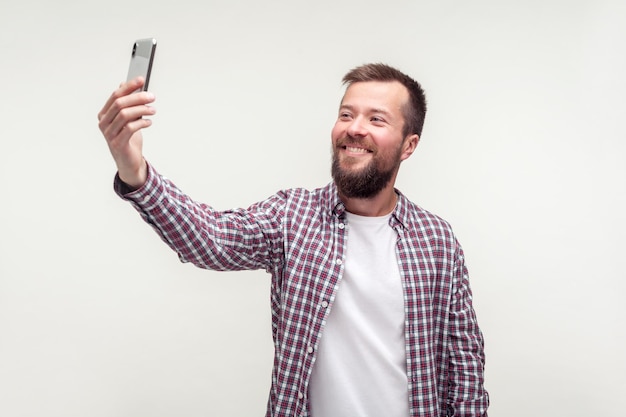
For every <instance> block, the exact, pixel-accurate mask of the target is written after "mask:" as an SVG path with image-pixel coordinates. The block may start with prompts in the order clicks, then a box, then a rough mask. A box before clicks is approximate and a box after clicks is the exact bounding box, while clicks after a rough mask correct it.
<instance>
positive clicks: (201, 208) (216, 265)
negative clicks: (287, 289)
mask: <svg viewBox="0 0 626 417" xmlns="http://www.w3.org/2000/svg"><path fill="white" fill-rule="evenodd" d="M146 166H147V176H146V182H145V184H144V185H143V186H142V187H140V188H138V189H137V190H133V187H128V186H127V185H125V184H124V183H123V182H122V181H121V180H120V178H119V176H117V177H116V181H115V191H116V193H117V194H118V195H120V196H121V197H122V198H124V199H126V200H128V201H130V202H131V203H132V205H133V206H134V207H135V209H136V210H137V211H138V212H139V213H140V215H141V216H142V218H143V219H144V220H145V221H146V222H147V223H148V224H150V226H151V227H152V228H153V229H154V230H155V231H156V232H157V233H158V234H159V236H160V237H161V239H162V240H163V241H164V242H165V243H167V244H168V246H170V248H172V249H173V250H174V251H176V252H177V253H178V256H179V258H180V259H181V261H183V262H191V263H193V264H194V265H196V266H198V267H201V268H207V269H213V270H242V269H260V268H266V267H267V264H268V262H270V260H269V253H270V252H271V251H270V249H269V246H270V245H271V242H268V239H266V237H265V234H264V233H262V231H261V230H260V228H259V227H258V225H257V224H256V223H254V222H250V221H249V220H248V219H247V218H246V217H245V213H243V212H237V211H230V212H218V211H216V210H214V209H213V208H211V207H210V206H207V205H204V204H200V203H197V202H195V201H193V200H192V199H191V198H189V197H188V196H186V195H185V194H183V193H182V192H181V191H180V190H179V189H178V188H177V187H176V186H175V185H174V184H173V183H171V182H170V181H169V180H167V179H165V178H163V177H161V176H160V175H159V174H158V173H157V172H156V171H155V170H154V169H153V168H152V167H151V166H150V165H149V164H147V165H146Z"/></svg>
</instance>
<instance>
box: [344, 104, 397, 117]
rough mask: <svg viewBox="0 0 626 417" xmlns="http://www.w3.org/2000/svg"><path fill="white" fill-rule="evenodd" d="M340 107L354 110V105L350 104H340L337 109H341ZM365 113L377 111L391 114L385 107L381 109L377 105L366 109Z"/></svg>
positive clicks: (388, 115) (389, 115) (386, 114)
mask: <svg viewBox="0 0 626 417" xmlns="http://www.w3.org/2000/svg"><path fill="white" fill-rule="evenodd" d="M342 109H346V110H350V111H354V106H352V105H350V104H342V105H341V106H340V107H339V110H342ZM367 113H378V114H384V115H385V116H387V117H392V114H391V113H390V112H389V111H388V110H385V109H382V108H378V107H375V108H371V109H367Z"/></svg>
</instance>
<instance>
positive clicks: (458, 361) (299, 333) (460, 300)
mask: <svg viewBox="0 0 626 417" xmlns="http://www.w3.org/2000/svg"><path fill="white" fill-rule="evenodd" d="M115 189H116V192H117V193H118V194H119V195H121V196H123V197H124V198H125V199H128V200H129V201H131V202H132V204H133V205H134V207H135V208H136V209H137V210H138V211H139V213H140V214H141V216H142V217H143V218H144V220H145V221H146V222H148V223H149V224H150V225H151V226H152V227H153V228H154V229H155V230H156V231H157V232H158V233H159V235H160V236H161V238H162V239H163V240H164V241H165V242H166V243H167V244H168V245H169V246H170V247H171V248H172V249H173V250H175V251H176V252H177V253H178V254H179V257H180V259H181V261H183V262H192V263H193V264H195V265H197V266H199V267H202V268H208V269H213V270H243V269H265V270H266V271H267V272H269V273H270V274H271V275H272V282H271V308H272V333H273V340H274V347H275V354H274V368H273V372H272V386H271V391H270V395H269V401H268V409H267V416H275V417H279V416H285V417H286V416H305V417H306V416H309V411H308V398H307V392H308V390H307V387H308V383H309V379H310V376H311V370H312V367H313V364H314V362H315V355H316V351H317V347H318V341H319V338H320V335H321V332H322V329H323V325H324V321H325V319H326V317H327V315H328V313H329V311H330V309H331V308H332V306H333V302H334V299H335V294H336V291H337V288H338V283H339V281H340V279H341V276H342V272H343V259H344V253H345V247H346V239H345V238H346V234H345V228H344V221H345V218H344V217H345V216H344V212H345V208H344V206H343V204H342V203H341V201H340V200H339V197H338V195H337V191H336V188H335V186H334V184H332V183H331V184H329V185H327V186H326V187H324V188H320V189H316V190H313V191H307V190H304V189H293V190H285V191H281V192H279V193H277V194H275V195H273V196H271V197H270V198H268V199H267V200H265V201H261V202H259V203H257V204H254V205H252V206H251V207H249V208H248V209H235V210H229V211H216V210H214V209H212V208H211V207H210V206H207V205H204V204H199V203H196V202H194V201H193V200H191V199H190V198H189V197H187V196H186V195H184V194H183V193H182V192H181V191H180V190H179V189H178V188H176V187H175V186H174V185H173V184H172V183H171V182H170V181H168V180H167V179H165V178H163V177H161V176H160V175H158V174H157V173H156V171H155V170H154V169H153V168H152V167H149V175H148V181H147V183H146V185H145V186H144V187H142V188H141V189H140V190H137V191H135V192H132V193H126V191H127V190H126V189H125V187H124V184H123V183H121V181H119V178H117V179H116V182H115ZM390 225H391V227H393V228H394V229H395V230H396V231H397V233H398V236H399V238H398V244H397V249H396V251H397V256H398V260H399V262H400V272H401V274H402V277H403V280H404V301H405V312H406V315H405V340H406V355H407V376H408V384H409V386H408V388H409V401H410V411H411V416H420V417H427V416H428V417H442V416H455V417H457V416H473V417H475V416H486V415H487V407H488V405H489V397H488V394H487V392H486V391H485V389H484V387H483V368H484V354H483V338H482V334H481V332H480V329H479V328H478V324H477V321H476V316H475V313H474V309H473V307H472V293H471V290H470V286H469V280H468V274H467V269H466V267H465V264H464V257H463V251H462V249H461V247H460V245H459V243H458V242H457V240H456V238H455V237H454V235H453V233H452V230H451V228H450V226H449V225H448V223H446V222H445V221H444V220H442V219H440V218H439V217H437V216H435V215H433V214H431V213H429V212H427V211H425V210H423V209H421V208H420V207H418V206H416V205H415V204H413V203H411V202H410V201H409V200H408V199H407V198H406V197H405V196H403V195H402V194H400V193H399V198H398V204H397V206H396V209H395V210H394V212H393V215H392V216H391V220H390Z"/></svg>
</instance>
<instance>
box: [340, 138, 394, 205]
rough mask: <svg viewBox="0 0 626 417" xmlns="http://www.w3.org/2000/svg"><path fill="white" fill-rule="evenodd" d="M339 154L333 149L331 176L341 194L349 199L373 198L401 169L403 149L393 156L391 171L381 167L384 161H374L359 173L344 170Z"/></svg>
mask: <svg viewBox="0 0 626 417" xmlns="http://www.w3.org/2000/svg"><path fill="white" fill-rule="evenodd" d="M337 154H338V152H337V150H336V149H333V161H332V166H331V174H332V177H333V180H334V181H335V184H336V185H337V189H338V190H339V193H340V194H341V195H343V196H345V197H347V198H372V197H374V196H375V195H376V194H378V193H379V192H380V191H381V190H383V189H384V188H385V187H386V186H387V185H388V184H389V182H390V181H391V180H392V178H393V177H394V175H395V173H396V172H397V171H398V168H399V167H400V154H401V148H399V149H398V152H396V154H395V155H393V157H394V159H393V164H392V165H391V167H390V168H389V169H384V167H381V165H382V163H381V162H384V161H381V160H377V159H372V161H370V163H368V164H367V166H365V167H364V168H362V169H360V170H358V171H351V170H347V169H343V168H342V167H341V164H340V162H339V157H338V155H337Z"/></svg>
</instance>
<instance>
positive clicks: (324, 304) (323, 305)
mask: <svg viewBox="0 0 626 417" xmlns="http://www.w3.org/2000/svg"><path fill="white" fill-rule="evenodd" d="M322 307H324V308H326V307H328V301H326V300H324V301H322Z"/></svg>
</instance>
